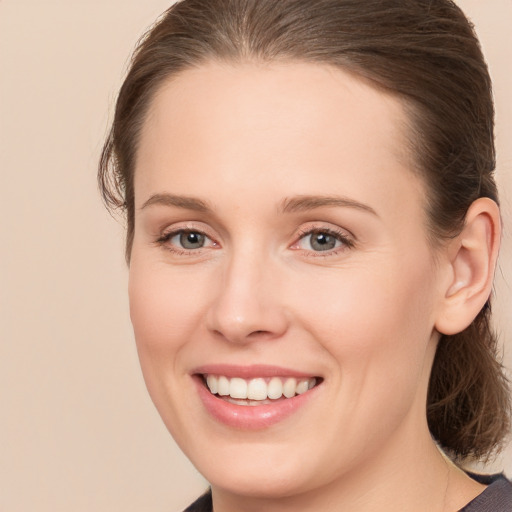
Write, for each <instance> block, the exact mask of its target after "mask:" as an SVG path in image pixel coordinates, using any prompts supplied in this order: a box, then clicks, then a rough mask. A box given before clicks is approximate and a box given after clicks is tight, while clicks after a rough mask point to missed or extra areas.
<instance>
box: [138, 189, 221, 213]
mask: <svg viewBox="0 0 512 512" xmlns="http://www.w3.org/2000/svg"><path fill="white" fill-rule="evenodd" d="M155 204H159V205H162V206H176V207H178V208H183V209H186V210H194V211H196V212H203V213H207V212H211V211H212V208H211V207H210V206H208V204H207V203H206V202H205V201H203V200H201V199H197V198H195V197H188V196H176V195H173V194H153V195H152V196H151V197H150V198H149V199H148V200H147V201H146V202H145V203H144V204H143V205H142V206H141V207H140V209H141V210H143V209H144V208H147V207H148V206H153V205H155Z"/></svg>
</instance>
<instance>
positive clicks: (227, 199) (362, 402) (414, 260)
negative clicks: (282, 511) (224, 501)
mask: <svg viewBox="0 0 512 512" xmlns="http://www.w3.org/2000/svg"><path fill="white" fill-rule="evenodd" d="M406 130H407V120H406V117H405V114H404V111H403V109H402V106H401V103H400V102H399V101H398V100H396V99H394V98H392V97H390V96H388V95H386V94H385V93H383V92H378V91H377V90H376V89H374V88H372V87H370V86H368V85H366V84H365V83H363V82H362V81H360V80H358V79H357V78H354V77H353V76H351V75H349V74H346V73H344V72H342V71H339V70H335V69H332V68H329V67H323V66H316V65H312V64H301V63H289V64H273V65H263V64H244V65H237V66H230V65H227V64H214V63H211V64H208V65H205V66H203V67H201V68H198V69H194V70H189V71H186V72H184V73H183V74H181V75H180V76H179V77H178V78H174V79H173V80H172V81H169V82H167V83H166V84H165V86H164V87H162V88H161V89H160V90H159V92H158V93H157V95H156V96H155V98H154V100H153V103H152V105H151V109H150V111H149V113H148V116H147V118H146V121H145V124H144V126H143V129H142V134H141V140H140V146H139V148H138V154H137V165H136V172H135V206H136V214H135V238H134V242H133V250H132V254H131V266H130V290H129V291H130V308H131V318H132V322H133V326H134V330H135V336H136V340H137V347H138V352H139V356H140V361H141V365H142V371H143V373H144V377H145V380H146V383H147V386H148V389H149V392H150V394H151V397H152V399H153V401H154V403H155V405H156V407H157V408H158V410H159V412H160V414H161V416H162V418H163V420H164V422H165V424H166V425H167V427H168V429H169V430H170V432H171V433H172V435H173V436H174V438H175V439H176V441H177V442H178V444H179V445H180V446H181V448H182V449H183V451H184V452H185V453H186V455H187V456H188V457H189V458H190V459H191V460H192V462H193V463H194V464H195V465H196V466H197V468H198V469H199V470H200V471H201V472H202V473H203V475H204V476H205V477H206V478H207V479H208V480H209V481H210V482H211V483H212V485H213V486H214V487H217V488H222V489H225V490H228V491H231V492H237V493H241V494H247V495H268V496H282V495H290V494H293V493H296V492H299V491H300V492H303V491H305V490H307V489H314V488H320V487H321V486H325V485H328V484H331V483H335V482H336V481H337V480H338V479H341V478H345V479H346V478H347V475H351V474H354V473H355V472H356V471H362V470H364V469H368V470H369V468H371V467H373V468H376V467H378V464H379V463H381V462H383V461H385V460H387V459H389V458H390V457H392V456H393V457H395V458H396V455H397V454H400V452H401V450H402V451H403V450H404V446H405V447H409V448H410V449H411V450H414V449H415V447H417V444H418V443H424V442H425V440H426V439H427V438H428V430H427V427H426V420H425V401H426V389H427V382H428V375H429V371H430V368H431V364H432V359H433V354H434V350H435V345H436V342H437V336H436V334H435V330H434V325H435V321H436V312H437V310H438V306H439V303H440V296H441V295H442V294H441V292H440V289H441V286H440V281H441V279H440V276H439V275H438V274H437V271H436V267H435V265H434V264H433V254H432V251H431V249H430V248H429V245H428V242H427V234H426V233H427V231H426V217H425V214H424V209H423V207H424V187H423V185H422V183H421V181H420V180H419V179H418V178H417V177H416V176H415V175H414V174H413V172H412V171H411V168H412V166H411V164H410V158H409V156H408V153H407V150H406V146H407V144H406V138H405V136H404V132H405V131H406ZM207 378H208V381H209V384H210V386H211V388H212V390H213V392H215V391H217V393H212V392H211V391H210V390H209V389H208V387H207V385H206V383H205V381H206V380H207ZM313 385H314V387H312V386H313ZM309 388H311V389H309ZM306 389H309V390H307V391H306ZM219 393H221V394H225V393H230V394H229V395H225V396H220V395H219ZM247 393H249V397H250V399H247V398H244V397H247V396H248V395H247ZM281 393H284V394H285V395H286V396H285V395H283V396H281V398H276V397H278V396H279V395H280V394H281ZM269 397H270V398H269ZM409 448H408V449H409ZM388 462H389V460H388ZM387 467H388V468H389V465H387Z"/></svg>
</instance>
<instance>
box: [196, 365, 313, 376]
mask: <svg viewBox="0 0 512 512" xmlns="http://www.w3.org/2000/svg"><path fill="white" fill-rule="evenodd" d="M191 373H192V374H199V373H200V374H203V375H208V374H210V375H224V376H225V377H229V378H233V377H240V378H242V379H255V378H257V377H263V378H267V377H298V378H300V379H310V378H312V377H317V376H318V375H315V374H313V373H304V372H299V371H296V370H292V369H290V368H284V367H281V366H270V365H263V364H254V365H249V366H238V365H232V364H209V365H204V366H200V367H198V368H196V369H194V370H193V371H192V372H191Z"/></svg>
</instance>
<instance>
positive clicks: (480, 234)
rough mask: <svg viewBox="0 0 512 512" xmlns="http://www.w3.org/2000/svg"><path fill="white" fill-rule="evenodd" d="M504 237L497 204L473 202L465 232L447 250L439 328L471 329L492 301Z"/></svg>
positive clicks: (450, 330)
mask: <svg viewBox="0 0 512 512" xmlns="http://www.w3.org/2000/svg"><path fill="white" fill-rule="evenodd" d="M500 236H501V222H500V212H499V208H498V205H497V204H496V203H495V202H494V201H493V200H491V199H488V198H480V199H477V200H476V201H474V202H473V204H472V205H471V206H470V208H469V209H468V212H467V214H466V221H465V224H464V228H463V230H462V232H461V233H460V234H459V235H458V236H457V237H456V238H454V239H453V240H452V241H450V243H449V244H448V247H447V251H448V252H447V254H448V258H447V261H446V265H447V267H448V269H447V270H448V275H449V279H448V285H447V286H445V290H444V292H443V294H444V296H443V297H442V299H441V308H440V310H439V311H438V314H437V319H436V325H435V327H436V329H437V330H438V331H439V332H440V333H442V334H448V335H450V334H457V333H459V332H461V331H463V330H464V329H465V328H466V327H468V326H469V325H470V324H471V322H472V321H473V320H474V318H475V317H476V316H477V315H478V313H479V312H480V310H481V309H482V308H483V306H484V304H485V303H486V301H487V300H488V298H489V295H490V294H491V289H492V283H493V278H494V270H495V267H496V260H497V257H498V250H499V245H500Z"/></svg>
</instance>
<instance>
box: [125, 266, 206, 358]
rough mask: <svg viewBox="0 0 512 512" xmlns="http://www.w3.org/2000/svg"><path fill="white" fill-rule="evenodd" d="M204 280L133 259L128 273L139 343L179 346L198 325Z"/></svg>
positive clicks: (152, 346)
mask: <svg viewBox="0 0 512 512" xmlns="http://www.w3.org/2000/svg"><path fill="white" fill-rule="evenodd" d="M199 283H201V280H200V279H198V278H197V275H196V276H193V275H189V273H187V272H181V273H176V272H174V273H172V272H171V271H170V269H169V268H166V266H165V265H162V264H158V263H154V264H151V263H149V264H146V263H139V261H137V259H136V258H134V259H133V260H132V263H131V266H130V275H129V299H130V317H131V320H132V324H133V328H134V332H135V337H136V341H137V344H138V346H139V347H141V348H147V349H148V350H151V351H156V352H160V351H168V350H169V349H173V350H177V349H178V348H179V345H180V344H182V343H184V341H182V340H186V339H187V338H188V337H187V334H188V333H189V331H192V330H194V328H195V327H196V326H197V325H198V321H199V319H200V316H201V315H200V311H201V307H200V304H201V297H202V295H203V293H204V292H203V291H202V290H201V286H199Z"/></svg>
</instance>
